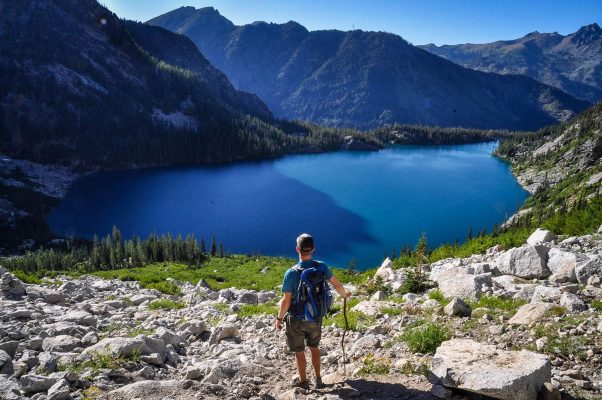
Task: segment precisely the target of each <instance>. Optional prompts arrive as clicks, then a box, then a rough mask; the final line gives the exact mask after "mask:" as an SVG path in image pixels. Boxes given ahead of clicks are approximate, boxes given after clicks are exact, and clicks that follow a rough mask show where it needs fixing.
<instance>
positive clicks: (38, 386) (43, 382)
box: [19, 374, 58, 393]
mask: <svg viewBox="0 0 602 400" xmlns="http://www.w3.org/2000/svg"><path fill="white" fill-rule="evenodd" d="M57 381H58V379H57V378H54V377H51V376H43V375H34V374H28V375H23V376H22V377H21V379H20V380H19V383H20V384H21V389H22V390H23V391H24V392H25V393H39V392H46V391H47V390H48V389H50V388H51V387H52V386H53V385H54V384H55V383H56V382H57Z"/></svg>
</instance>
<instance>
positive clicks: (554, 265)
mask: <svg viewBox="0 0 602 400" xmlns="http://www.w3.org/2000/svg"><path fill="white" fill-rule="evenodd" d="M589 260H590V259H589V257H587V256H585V255H583V254H579V253H573V252H570V251H564V250H561V249H557V248H553V249H551V250H550V253H549V258H548V268H549V269H550V271H551V272H552V273H553V274H554V275H559V276H562V277H567V278H568V282H577V275H576V273H575V270H576V267H577V265H580V266H581V265H582V264H583V263H587V262H589Z"/></svg>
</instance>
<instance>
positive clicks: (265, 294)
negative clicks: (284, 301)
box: [257, 291, 278, 304]
mask: <svg viewBox="0 0 602 400" xmlns="http://www.w3.org/2000/svg"><path fill="white" fill-rule="evenodd" d="M277 297H278V296H277V295H276V293H274V292H272V291H261V292H259V293H257V302H258V303H259V304H263V303H267V302H268V301H272V300H275V299H276V298H277Z"/></svg>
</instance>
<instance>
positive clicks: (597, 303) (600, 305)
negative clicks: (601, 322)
mask: <svg viewBox="0 0 602 400" xmlns="http://www.w3.org/2000/svg"><path fill="white" fill-rule="evenodd" d="M592 308H593V309H594V310H598V311H602V300H594V301H592Z"/></svg>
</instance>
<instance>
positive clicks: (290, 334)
mask: <svg viewBox="0 0 602 400" xmlns="http://www.w3.org/2000/svg"><path fill="white" fill-rule="evenodd" d="M314 250H315V246H314V239H313V237H311V236H310V235H308V234H306V233H304V234H302V235H301V236H299V237H298V238H297V253H299V262H298V263H297V264H296V265H294V266H293V267H291V268H289V269H288V271H286V273H285V275H284V281H283V282H282V292H283V293H284V295H283V296H282V300H280V309H279V310H278V315H277V316H276V323H275V325H276V329H282V322H284V321H285V322H286V344H287V346H288V348H289V350H290V351H292V352H294V353H295V360H296V362H297V369H298V371H299V376H297V377H296V378H295V379H294V380H293V381H292V385H293V386H294V387H304V388H307V387H309V383H308V381H307V374H306V366H307V362H306V360H305V344H306V343H307V346H308V347H309V351H310V352H311V363H312V365H313V367H314V372H315V377H316V381H315V384H314V387H315V388H316V389H320V388H322V387H323V386H324V385H323V383H322V378H321V375H320V348H319V347H318V346H319V345H320V338H321V337H322V317H323V316H324V314H325V313H326V311H328V308H330V305H331V302H332V297H331V296H330V288H329V287H328V283H327V282H330V283H332V285H333V286H334V288H335V289H336V291H337V292H338V293H339V294H340V295H341V296H342V297H343V298H348V297H349V296H351V293H350V292H347V291H346V290H345V288H344V287H343V285H341V282H339V280H338V279H337V278H336V277H335V276H334V275H333V273H332V271H331V270H330V268H328V266H326V264H324V263H323V262H321V261H316V260H313V259H312V255H313V253H314ZM304 271H305V274H304V275H303V277H302V274H303V272H304ZM304 282H311V286H312V287H323V288H324V289H325V293H321V294H319V295H316V298H315V299H314V300H315V303H311V302H309V301H308V298H309V297H310V296H311V294H308V292H309V290H306V288H307V287H308V286H309V285H305V286H303V283H304ZM321 285H323V286H321ZM300 290H301V291H303V293H304V296H298V294H299V293H300ZM322 295H323V297H321V296H322ZM327 296H328V297H329V299H326V297H327ZM303 297H305V298H303ZM308 304H309V305H308ZM311 304H314V307H312V306H311ZM316 304H317V307H315V306H316ZM315 308H317V310H316V309H315Z"/></svg>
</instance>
